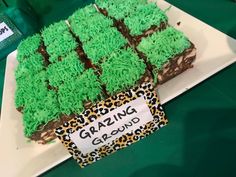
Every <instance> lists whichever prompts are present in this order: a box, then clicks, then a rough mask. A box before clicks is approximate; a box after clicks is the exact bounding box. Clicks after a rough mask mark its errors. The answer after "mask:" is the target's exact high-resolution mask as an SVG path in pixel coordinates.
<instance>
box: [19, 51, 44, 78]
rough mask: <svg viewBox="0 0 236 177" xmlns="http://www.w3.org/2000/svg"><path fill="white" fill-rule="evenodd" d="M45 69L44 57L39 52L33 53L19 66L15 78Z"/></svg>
mask: <svg viewBox="0 0 236 177" xmlns="http://www.w3.org/2000/svg"><path fill="white" fill-rule="evenodd" d="M43 69H44V58H43V56H42V55H41V54H39V53H32V54H31V55H30V56H28V57H26V58H25V59H24V60H22V61H21V63H20V64H19V65H18V66H17V69H16V71H15V78H16V79H18V78H24V77H27V76H28V75H34V74H37V73H39V72H40V71H42V70H43Z"/></svg>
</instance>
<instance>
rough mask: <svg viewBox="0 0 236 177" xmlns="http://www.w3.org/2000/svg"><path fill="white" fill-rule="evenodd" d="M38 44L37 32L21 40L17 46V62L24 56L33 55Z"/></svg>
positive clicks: (39, 38) (39, 42)
mask: <svg viewBox="0 0 236 177" xmlns="http://www.w3.org/2000/svg"><path fill="white" fill-rule="evenodd" d="M40 44H41V37H40V35H39V34H35V35H34V36H30V37H28V38H26V39H25V40H23V41H22V42H21V43H20V44H19V46H18V47H17V60H18V62H22V61H23V60H24V59H25V58H27V57H30V56H31V55H34V54H35V53H36V52H37V51H38V49H39V47H40Z"/></svg>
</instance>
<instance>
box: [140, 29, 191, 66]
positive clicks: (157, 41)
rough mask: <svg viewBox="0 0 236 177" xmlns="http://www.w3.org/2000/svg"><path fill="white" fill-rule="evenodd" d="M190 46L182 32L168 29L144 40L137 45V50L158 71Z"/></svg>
mask: <svg viewBox="0 0 236 177" xmlns="http://www.w3.org/2000/svg"><path fill="white" fill-rule="evenodd" d="M190 45H191V44H190V42H189V40H188V39H187V37H185V35H184V34H183V33H182V32H180V31H178V30H176V29H174V28H173V27H168V28H167V29H166V30H164V31H161V32H156V33H154V34H153V35H151V36H149V37H147V38H144V39H143V40H142V41H141V43H140V44H139V46H138V50H139V51H141V52H143V53H144V54H145V55H146V56H147V59H148V61H149V62H150V63H151V64H152V65H154V66H155V67H156V68H157V69H158V70H159V69H161V68H162V66H163V65H164V64H165V63H166V62H168V61H169V59H171V58H173V57H174V56H175V55H177V54H179V53H181V52H183V51H184V50H185V49H187V48H189V47H190Z"/></svg>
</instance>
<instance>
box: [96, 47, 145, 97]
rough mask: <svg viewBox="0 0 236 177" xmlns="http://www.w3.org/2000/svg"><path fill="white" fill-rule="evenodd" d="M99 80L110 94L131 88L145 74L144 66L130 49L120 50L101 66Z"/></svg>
mask: <svg viewBox="0 0 236 177" xmlns="http://www.w3.org/2000/svg"><path fill="white" fill-rule="evenodd" d="M101 68H102V75H101V76H100V79H101V81H102V83H103V84H105V85H106V89H107V91H108V92H109V93H110V94H114V93H116V92H118V91H122V90H125V89H127V88H129V87H131V86H133V85H134V84H135V83H136V82H137V81H138V80H139V79H140V78H141V77H142V75H143V74H144V73H145V69H146V65H145V64H144V62H143V60H141V59H139V57H138V56H137V54H136V53H135V52H134V51H133V50H132V49H131V48H128V49H122V50H119V51H118V52H116V53H113V54H111V56H110V57H109V58H108V59H107V60H106V62H104V63H103V64H102V65H101Z"/></svg>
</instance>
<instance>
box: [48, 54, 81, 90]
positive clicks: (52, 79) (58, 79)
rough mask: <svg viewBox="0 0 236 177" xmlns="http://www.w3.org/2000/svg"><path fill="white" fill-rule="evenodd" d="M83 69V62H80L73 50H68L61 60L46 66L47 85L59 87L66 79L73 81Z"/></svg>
mask: <svg viewBox="0 0 236 177" xmlns="http://www.w3.org/2000/svg"><path fill="white" fill-rule="evenodd" d="M83 71H84V64H83V63H81V61H80V58H79V56H78V54H77V53H76V52H75V51H73V52H70V53H69V54H68V55H67V56H66V57H64V58H62V61H60V62H57V63H55V64H50V65H49V66H48V68H47V74H48V80H49V85H50V86H53V87H59V86H60V85H61V84H63V83H64V82H66V81H71V82H73V80H74V79H76V78H77V77H79V76H80V75H81V74H82V72H83Z"/></svg>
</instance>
